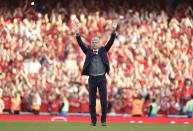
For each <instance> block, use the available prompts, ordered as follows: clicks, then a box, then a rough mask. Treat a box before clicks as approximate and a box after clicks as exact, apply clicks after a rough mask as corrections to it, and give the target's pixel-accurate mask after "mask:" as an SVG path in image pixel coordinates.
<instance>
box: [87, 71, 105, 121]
mask: <svg viewBox="0 0 193 131" xmlns="http://www.w3.org/2000/svg"><path fill="white" fill-rule="evenodd" d="M106 83H107V80H106V76H105V75H101V76H89V80H88V84H89V110H90V114H91V121H92V123H96V122H97V118H96V93H97V87H98V89H99V94H100V102H101V107H102V116H101V122H106V113H107V87H106Z"/></svg>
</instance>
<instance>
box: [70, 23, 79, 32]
mask: <svg viewBox="0 0 193 131" xmlns="http://www.w3.org/2000/svg"><path fill="white" fill-rule="evenodd" d="M72 28H73V29H74V31H75V33H76V34H79V28H78V26H76V25H74V24H72Z"/></svg>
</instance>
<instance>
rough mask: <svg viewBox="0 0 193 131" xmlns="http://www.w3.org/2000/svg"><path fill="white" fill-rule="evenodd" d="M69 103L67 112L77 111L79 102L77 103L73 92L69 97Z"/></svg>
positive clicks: (76, 96) (76, 97)
mask: <svg viewBox="0 0 193 131" xmlns="http://www.w3.org/2000/svg"><path fill="white" fill-rule="evenodd" d="M69 103H70V108H69V113H78V112H79V107H80V103H79V100H78V95H77V94H75V93H73V94H71V96H70V99H69Z"/></svg>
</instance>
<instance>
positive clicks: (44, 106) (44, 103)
mask: <svg viewBox="0 0 193 131" xmlns="http://www.w3.org/2000/svg"><path fill="white" fill-rule="evenodd" d="M48 103H49V99H48V98H47V96H46V94H43V95H42V103H41V106H40V112H48Z"/></svg>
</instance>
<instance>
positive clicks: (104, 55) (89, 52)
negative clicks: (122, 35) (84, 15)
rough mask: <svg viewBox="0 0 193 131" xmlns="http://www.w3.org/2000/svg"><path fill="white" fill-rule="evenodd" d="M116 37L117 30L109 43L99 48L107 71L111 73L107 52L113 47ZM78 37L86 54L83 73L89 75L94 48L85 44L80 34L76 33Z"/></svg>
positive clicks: (99, 53)
mask: <svg viewBox="0 0 193 131" xmlns="http://www.w3.org/2000/svg"><path fill="white" fill-rule="evenodd" d="M115 37H116V34H115V32H112V34H111V38H110V40H109V41H108V43H107V44H106V45H105V46H102V47H100V48H99V50H98V55H100V57H101V58H102V61H103V63H104V64H105V66H106V72H107V73H109V71H110V65H109V60H108V57H107V52H108V51H109V49H110V48H111V46H112V44H113V42H114V39H115ZM76 39H77V41H78V44H79V46H80V48H81V49H82V51H83V52H84V54H85V55H86V59H85V62H84V66H83V70H82V75H89V72H88V65H89V64H90V62H91V58H92V56H93V55H94V53H93V50H92V49H90V48H87V47H86V46H85V44H84V43H83V42H82V40H81V37H80V35H76Z"/></svg>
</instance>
